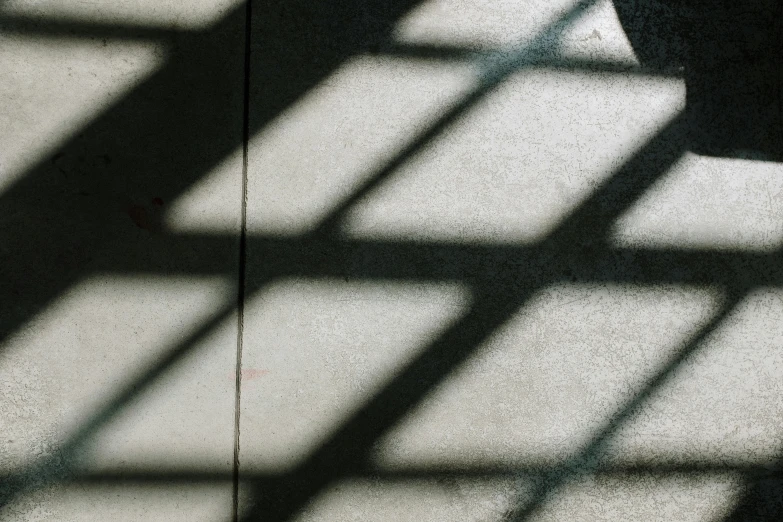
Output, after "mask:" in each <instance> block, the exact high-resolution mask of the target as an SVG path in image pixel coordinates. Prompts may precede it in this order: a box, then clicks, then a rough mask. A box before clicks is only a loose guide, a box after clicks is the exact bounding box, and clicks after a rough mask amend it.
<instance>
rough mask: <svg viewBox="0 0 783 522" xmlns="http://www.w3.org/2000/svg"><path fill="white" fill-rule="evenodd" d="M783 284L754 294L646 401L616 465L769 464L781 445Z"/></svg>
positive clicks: (615, 449)
mask: <svg viewBox="0 0 783 522" xmlns="http://www.w3.org/2000/svg"><path fill="white" fill-rule="evenodd" d="M781 317H783V289H780V288H763V289H759V290H757V291H755V292H753V293H752V294H750V295H749V296H748V297H747V298H746V299H745V300H743V301H742V302H741V303H740V305H739V306H738V307H737V308H736V309H735V310H734V312H733V313H732V314H731V315H730V316H729V317H728V318H726V319H725V320H724V321H723V322H722V323H721V324H720V325H719V327H718V329H717V331H715V332H714V333H713V335H711V336H710V337H709V339H707V341H706V342H704V343H703V345H702V346H701V347H700V348H699V350H698V351H697V352H696V353H695V354H694V355H693V357H691V358H689V359H688V360H687V361H686V362H685V363H683V364H682V365H681V366H680V367H679V368H678V369H677V370H676V372H674V374H673V375H672V378H671V379H670V380H669V381H668V382H666V383H665V384H664V385H663V386H662V387H661V388H659V389H658V390H656V391H655V393H654V394H653V395H652V396H651V397H650V398H649V399H648V400H647V401H646V402H645V404H644V405H643V407H642V408H641V409H640V410H639V412H638V413H637V414H636V415H635V416H634V417H633V418H632V419H630V420H629V421H628V422H627V423H626V424H625V426H624V428H623V429H622V430H618V434H617V436H616V438H615V440H614V442H613V444H612V445H611V448H610V449H609V450H608V453H607V454H608V455H609V459H610V460H611V461H612V462H623V461H626V460H633V461H635V462H659V463H660V462H674V463H681V462H694V463H695V462H700V463H704V462H706V463H710V462H722V463H731V464H735V465H767V464H769V463H770V462H772V461H773V460H775V459H776V458H777V457H778V456H779V451H780V448H781V447H783V429H781V425H780V421H779V420H780V419H781V418H783V350H781V347H783V321H781V320H780V318H781Z"/></svg>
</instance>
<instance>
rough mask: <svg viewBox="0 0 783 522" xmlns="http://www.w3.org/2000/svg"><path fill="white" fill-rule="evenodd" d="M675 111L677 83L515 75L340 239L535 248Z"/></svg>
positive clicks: (358, 212) (387, 186) (366, 204)
mask: <svg viewBox="0 0 783 522" xmlns="http://www.w3.org/2000/svg"><path fill="white" fill-rule="evenodd" d="M620 100H621V101H622V103H618V101H620ZM683 102H684V89H683V85H682V82H681V81H679V80H671V79H649V78H638V77H630V76H624V75H599V74H590V73H567V72H553V71H529V72H525V71H522V72H520V73H517V74H515V75H514V76H512V77H511V78H510V79H509V80H507V81H506V82H505V83H503V84H502V85H501V86H500V87H499V88H498V89H497V90H495V91H494V92H492V93H490V94H489V95H488V96H487V97H486V98H485V99H484V100H482V101H481V102H480V103H479V104H477V105H476V106H475V107H474V108H473V109H472V110H471V112H470V113H469V114H467V115H466V116H465V117H464V118H463V119H462V120H461V121H459V122H458V124H457V125H456V126H455V127H453V128H452V129H450V130H449V131H448V132H447V133H445V134H443V135H442V136H440V137H438V138H437V139H436V140H434V142H433V144H432V145H431V146H430V147H428V148H427V149H426V150H424V151H423V152H421V153H420V154H419V155H417V156H416V157H415V158H413V159H412V160H411V161H409V162H408V163H407V164H405V165H403V166H402V167H401V168H400V169H399V170H398V172H397V173H396V174H395V175H394V176H393V177H392V178H390V179H389V180H388V181H386V182H385V183H384V184H383V185H382V186H381V187H380V188H379V189H377V190H375V191H374V192H373V193H371V194H370V195H369V196H368V197H366V198H364V200H362V201H360V202H359V203H358V204H357V205H354V207H353V208H352V209H351V210H350V211H349V212H348V215H347V218H346V220H345V226H344V227H343V232H344V233H345V234H346V235H348V236H352V237H362V238H366V237H370V238H395V239H398V238H404V239H429V240H432V239H436V240H448V241H454V242H463V243H475V242H483V243H490V242H491V243H518V242H533V241H536V240H540V239H542V238H543V237H544V236H545V235H546V234H548V233H549V232H551V231H552V229H553V228H554V227H555V226H556V225H557V224H558V223H559V222H560V220H561V219H562V218H563V217H564V216H566V215H567V214H568V213H569V212H570V211H571V210H573V209H574V208H575V207H576V206H577V205H579V204H580V203H581V202H582V201H584V200H585V199H586V198H587V197H589V196H590V194H591V193H592V192H593V191H594V190H595V188H596V187H597V186H598V185H599V184H600V183H601V182H602V181H604V180H605V179H606V178H608V177H609V176H611V174H612V172H613V170H614V169H615V168H616V167H617V166H619V165H621V164H622V163H623V162H624V161H625V160H626V159H628V158H629V157H630V156H631V155H632V154H633V153H634V152H635V151H636V150H637V149H638V148H640V147H641V146H642V145H643V144H644V143H645V142H646V141H647V140H649V139H650V138H651V137H652V136H654V135H655V133H656V132H657V131H658V130H659V129H660V128H661V127H662V126H663V125H665V124H666V123H667V122H668V120H669V118H671V117H672V116H673V115H674V114H676V112H678V111H679V110H680V109H681V107H682V104H683Z"/></svg>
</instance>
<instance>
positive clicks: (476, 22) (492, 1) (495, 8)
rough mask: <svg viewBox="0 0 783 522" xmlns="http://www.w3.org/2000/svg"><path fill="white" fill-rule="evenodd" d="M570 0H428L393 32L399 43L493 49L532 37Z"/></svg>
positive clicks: (569, 3) (571, 0)
mask: <svg viewBox="0 0 783 522" xmlns="http://www.w3.org/2000/svg"><path fill="white" fill-rule="evenodd" d="M575 3H576V2H574V1H573V0H557V1H549V0H523V1H520V0H467V1H466V0H430V1H427V2H423V3H422V4H421V5H419V6H418V7H417V8H415V9H413V10H412V11H411V12H410V14H408V16H406V17H405V18H403V19H402V20H401V21H400V22H399V24H398V25H397V27H396V28H395V31H394V33H393V37H394V39H395V40H397V41H399V42H403V43H414V44H429V45H435V46H437V45H447V46H465V47H469V48H473V49H485V50H495V49H499V48H507V47H514V46H518V45H519V44H520V43H523V42H526V41H529V40H531V39H532V38H534V37H536V36H537V35H538V34H539V33H540V32H541V31H543V30H545V29H546V27H547V26H548V25H549V24H551V23H553V22H555V21H556V20H557V18H558V17H559V16H560V15H562V13H563V12H565V11H566V10H567V9H569V8H571V7H572V6H573V5H574V4H575Z"/></svg>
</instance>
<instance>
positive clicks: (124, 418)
mask: <svg viewBox="0 0 783 522" xmlns="http://www.w3.org/2000/svg"><path fill="white" fill-rule="evenodd" d="M234 291H235V289H234V287H233V284H232V283H230V282H229V281H225V280H223V279H196V278H176V277H167V278H160V279H155V278H117V277H97V276H96V277H93V278H91V279H88V280H86V281H84V282H82V283H81V284H79V285H77V286H75V287H73V288H72V289H71V290H70V291H69V292H68V293H66V294H65V295H63V296H62V297H61V298H60V299H59V300H58V301H57V302H56V303H54V304H53V305H52V306H50V307H49V308H48V309H47V310H46V311H45V312H43V313H42V314H40V315H39V316H37V317H36V318H35V319H33V320H32V321H31V322H30V323H28V324H26V325H25V326H24V327H23V328H22V329H21V330H20V331H18V332H17V333H16V334H15V335H14V336H13V337H11V338H10V339H8V340H7V341H6V342H4V343H3V345H2V347H1V349H0V382H1V383H2V390H3V393H2V395H0V424H1V425H2V428H0V431H2V432H3V438H2V440H0V466H2V468H3V469H2V471H3V472H8V471H10V470H11V469H15V468H19V467H21V466H23V465H25V464H31V463H33V462H35V461H36V460H37V459H45V458H51V457H53V456H54V457H57V455H58V452H59V446H60V445H61V444H62V443H63V442H65V441H66V440H68V439H69V438H70V437H71V436H73V435H74V434H75V433H78V432H79V430H80V428H81V427H82V426H83V424H84V423H85V422H86V421H87V420H89V419H91V418H92V417H93V415H95V413H96V412H97V411H100V410H101V408H103V407H104V406H105V405H106V403H107V401H110V400H111V399H112V398H113V397H114V396H115V395H116V394H117V393H119V391H120V390H122V389H125V388H126V387H127V386H129V385H130V384H131V383H133V382H135V381H136V380H137V379H139V377H140V372H141V373H142V374H143V372H144V371H145V370H146V369H147V368H149V367H150V366H152V365H154V364H155V363H156V362H158V361H159V360H161V359H162V358H165V356H166V355H167V354H168V353H169V351H170V350H171V349H172V347H174V346H177V344H178V343H179V342H181V341H182V340H183V339H185V338H187V336H188V334H189V333H190V332H192V331H194V330H196V329H197V328H198V327H199V326H200V325H202V324H203V323H204V321H206V320H208V319H209V317H210V315H211V314H212V313H214V310H215V309H220V308H222V307H225V306H226V304H232V305H233V299H234V295H235V294H234ZM235 321H236V318H235V317H232V318H230V320H227V321H226V323H225V324H222V325H221V326H219V327H218V328H216V329H215V331H214V332H212V333H211V334H210V335H209V336H207V337H206V338H205V339H203V340H202V341H201V342H200V343H199V344H198V345H197V346H195V347H193V349H192V350H191V352H189V353H188V354H187V355H186V356H185V357H183V358H182V359H181V360H180V361H178V362H177V363H176V364H175V365H174V366H173V367H172V368H171V369H170V371H167V372H166V373H165V374H164V375H163V376H162V377H161V378H160V379H158V380H157V381H155V382H154V383H153V384H152V385H151V386H149V387H148V388H146V389H142V390H140V393H139V395H137V396H136V397H135V398H134V399H133V401H132V402H131V403H130V404H126V405H123V408H122V409H120V411H119V414H118V416H117V417H116V418H115V419H113V420H112V421H111V422H110V423H109V424H108V425H106V426H104V427H102V428H101V429H100V430H99V432H98V433H95V434H92V436H91V437H90V438H89V440H88V441H87V443H86V444H85V445H83V446H82V447H81V448H80V452H79V454H78V455H71V456H68V457H69V458H70V457H73V458H74V459H75V461H74V462H75V464H76V466H77V467H79V468H83V469H98V468H104V467H113V466H115V467H120V468H121V467H122V466H124V465H129V466H131V467H132V466H135V465H155V466H161V465H163V466H166V465H167V466H169V467H174V468H175V467H177V466H179V465H186V464H189V463H194V462H195V463H200V464H201V465H205V466H208V465H214V466H222V467H223V469H225V470H227V471H228V470H230V469H231V462H232V456H231V455H232V448H233V409H234V377H233V375H234V361H235V351H236V324H235Z"/></svg>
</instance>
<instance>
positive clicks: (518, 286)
mask: <svg viewBox="0 0 783 522" xmlns="http://www.w3.org/2000/svg"><path fill="white" fill-rule="evenodd" d="M659 145H660V144H659ZM668 145H669V144H668V143H667V146H668ZM659 148H660V147H659ZM664 152H666V151H665V150H664ZM669 152H671V151H669ZM663 155H664V156H667V154H663ZM671 157H673V156H672V155H671V154H669V156H667V160H670V159H671ZM665 163H666V162H665V161H664V162H663V164H661V162H660V161H658V162H657V163H656V166H657V167H661V168H665ZM639 168H643V170H644V171H646V172H648V173H649V174H650V176H651V178H650V179H654V177H655V174H654V170H655V169H652V170H649V167H648V166H647V165H640V166H639ZM634 171H635V167H634V168H631V169H626V171H625V172H626V174H628V173H633V172H634ZM658 175H660V173H658ZM627 177H628V176H626V178H627ZM644 182H646V180H642V185H643V184H644ZM643 190H644V188H641V189H639V187H638V185H637V186H635V185H634V184H633V183H632V182H631V181H630V180H628V179H625V180H624V181H623V180H621V181H620V182H618V183H616V184H614V185H610V186H609V189H608V193H610V194H612V195H611V198H618V197H621V198H626V199H621V200H620V201H625V202H628V201H629V198H631V200H632V198H635V197H637V196H638V194H639V193H641V192H642V191H643ZM606 192H607V191H605V194H603V195H601V197H604V198H605V197H606ZM596 201H598V203H597V204H596ZM613 201H614V202H616V201H618V200H617V199H604V200H601V198H600V197H599V199H598V200H591V203H593V206H592V207H589V208H587V210H586V211H584V212H583V213H581V214H579V213H577V214H576V215H577V219H576V220H575V219H573V218H572V219H570V220H569V221H568V222H567V223H566V224H567V225H568V226H566V227H564V228H562V229H561V230H563V231H564V233H563V239H561V240H551V241H548V242H547V243H546V248H545V251H547V252H549V255H550V257H547V258H546V259H547V260H548V261H549V260H557V259H559V257H560V254H562V252H563V250H562V249H560V246H561V245H560V242H563V243H569V244H571V242H572V240H574V239H577V238H579V237H580V234H584V235H589V234H586V232H592V228H591V227H596V229H598V230H600V229H601V228H602V227H603V228H605V227H606V226H607V224H608V223H609V222H611V219H612V218H613V217H614V216H616V214H617V212H619V211H621V210H622V208H619V207H618V206H617V205H614V206H612V205H611V204H610V203H611V202H613ZM629 204H630V203H629ZM585 225H587V226H585ZM593 243H594V242H593V241H589V240H581V241H580V242H578V243H576V244H577V245H578V246H584V245H585V244H587V246H591V245H593ZM598 250H600V249H599V248H598V247H596V248H595V251H598ZM591 254H592V255H594V254H595V253H594V252H593V253H591ZM555 266H556V267H558V269H560V270H562V269H564V266H565V265H564V264H563V263H562V262H558V263H556V264H555ZM534 268H540V269H541V270H544V271H547V272H555V271H556V270H555V269H552V268H550V267H548V266H547V267H534ZM481 270H483V272H481ZM504 276H508V277H504ZM477 278H478V279H477V280H478V281H482V282H489V283H490V284H489V285H488V286H487V287H486V288H487V289H491V290H497V292H491V291H488V290H485V289H482V293H481V294H480V298H479V299H478V303H479V305H478V307H477V308H474V310H473V312H471V314H470V315H469V317H468V318H466V319H465V321H466V322H465V323H464V324H463V326H462V328H467V329H468V331H469V332H472V336H473V338H472V341H473V344H470V343H466V344H464V345H463V346H462V350H459V349H458V350H455V351H456V354H455V355H453V357H454V358H455V359H457V360H456V361H454V363H453V364H458V363H459V360H460V359H464V357H465V356H467V354H468V353H469V352H470V351H471V350H473V349H475V345H476V344H478V343H479V342H480V341H481V339H482V338H484V337H485V336H486V335H488V334H489V333H490V332H491V331H492V330H493V329H494V327H493V324H494V323H492V322H491V321H500V322H501V323H502V321H503V320H504V319H503V318H504V313H505V314H508V313H513V310H516V308H517V307H518V306H519V304H521V302H523V301H524V296H525V295H528V293H529V291H530V287H529V284H523V283H521V282H520V280H519V273H518V272H517V267H514V270H513V271H511V270H509V271H508V272H507V273H506V274H504V273H503V272H502V271H500V272H497V271H495V268H492V269H491V271H490V270H488V269H487V267H486V266H485V265H482V266H480V271H479V274H478V276H477ZM535 281H536V285H538V284H540V281H541V280H540V279H539V277H538V275H536V277H535ZM256 284H259V286H261V285H262V284H261V283H259V282H258V281H256ZM491 309H492V310H493V311H496V312H500V313H499V314H498V315H494V314H490V315H491V317H488V316H487V314H489V312H490V310H491ZM484 319H487V320H489V321H490V323H484ZM495 326H496V325H495ZM486 327H488V330H487V331H485V332H482V331H481V330H483V329H484V328H486ZM449 335H450V336H451V338H452V339H451V340H457V339H456V334H455V333H453V332H452V333H450V334H447V335H446V336H445V337H444V338H443V339H441V340H440V341H439V343H440V344H439V345H437V346H436V347H435V348H434V350H435V351H434V352H433V353H439V352H440V353H444V354H445V353H446V352H448V351H449V349H451V350H454V345H453V343H450V342H449V341H450V338H449ZM185 346H187V345H185ZM428 357H430V358H431V360H424V362H421V363H420V364H421V365H422V367H423V370H422V371H423V372H424V373H423V374H420V376H419V377H416V372H409V374H408V375H403V376H401V377H400V379H402V380H401V381H400V382H402V383H407V382H410V383H412V385H414V388H412V389H411V390H410V391H407V392H406V394H405V396H404V397H403V400H402V401H401V403H400V404H399V405H397V406H396V409H395V408H394V407H390V406H388V405H387V406H385V408H387V409H386V410H383V409H373V408H372V407H368V408H365V409H364V410H362V411H363V412H365V413H364V415H365V417H364V418H360V419H355V420H354V421H352V422H354V423H355V427H354V428H353V430H352V429H351V426H350V425H349V426H347V427H345V428H344V429H343V431H341V432H340V433H341V434H342V438H338V439H336V440H335V442H334V443H333V444H332V446H331V447H327V448H324V449H323V450H322V451H321V452H319V453H318V454H316V455H314V456H313V458H312V459H311V462H313V463H314V464H313V465H314V466H315V468H313V469H316V470H318V469H321V468H322V467H323V466H326V465H328V464H330V463H334V462H335V459H337V460H338V463H340V458H341V457H343V456H345V457H346V458H348V457H352V456H351V455H347V456H346V455H344V454H345V453H346V452H348V446H350V441H349V440H347V439H348V438H350V437H351V436H355V437H359V438H360V439H361V440H362V441H364V442H366V443H368V444H369V443H371V442H372V441H373V440H375V438H377V436H378V433H377V432H378V431H381V432H382V431H383V429H385V427H388V426H381V427H376V429H372V428H371V427H370V426H369V425H368V424H367V423H364V424H363V425H362V421H363V420H367V419H370V420H373V421H375V422H378V423H382V424H384V425H391V424H393V423H394V422H395V418H394V415H388V416H387V415H384V414H383V412H384V411H386V412H391V413H398V414H402V413H404V411H407V409H408V408H410V407H412V406H413V405H414V404H415V403H416V402H417V400H418V399H417V397H419V396H421V395H422V394H424V393H426V392H427V390H428V389H430V388H431V387H432V386H434V385H435V383H436V382H437V381H438V380H439V379H440V378H442V377H443V375H445V374H446V373H448V371H449V370H448V366H449V362H448V361H447V362H443V361H441V360H440V359H438V358H434V355H429V356H428ZM421 375H430V376H431V377H429V378H422V377H421ZM406 379H407V380H406ZM395 382H397V381H395ZM417 383H418V384H417ZM392 384H394V383H392ZM415 386H418V388H416V387H415ZM382 393H386V394H387V396H389V394H390V392H389V391H388V389H387V390H385V392H382ZM417 394H418V395H417ZM372 404H373V403H371V406H372ZM376 406H377V404H376ZM354 449H355V448H354ZM349 463H351V464H352V465H353V460H352V459H349ZM321 475H323V477H322V481H323V480H330V479H329V477H328V475H326V474H325V471H322V472H321ZM307 478H308V477H307V476H305V475H302V474H300V475H299V476H297V477H295V478H293V479H291V480H292V482H289V484H292V483H297V482H298V481H300V480H302V479H307ZM310 482H313V481H310ZM315 486H317V484H316V485H315ZM312 489H313V485H311V484H310V485H308V484H305V485H302V487H300V489H299V490H298V491H295V492H293V493H288V496H289V497H290V499H289V500H288V501H286V499H285V498H284V499H282V500H283V501H282V502H280V500H281V499H280V498H278V499H276V502H277V505H278V506H279V507H278V508H275V509H277V511H276V512H275V513H277V514H279V515H280V516H281V517H286V516H287V514H290V513H293V512H295V511H296V509H298V507H297V506H300V505H301V503H303V502H304V501H306V499H307V498H310V496H311V495H312V494H313V493H312V491H311V490H312ZM315 489H316V490H317V487H316V488H315ZM265 493H267V492H265ZM264 514H267V513H266V512H265V513H264Z"/></svg>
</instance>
